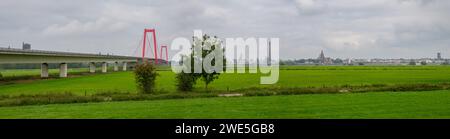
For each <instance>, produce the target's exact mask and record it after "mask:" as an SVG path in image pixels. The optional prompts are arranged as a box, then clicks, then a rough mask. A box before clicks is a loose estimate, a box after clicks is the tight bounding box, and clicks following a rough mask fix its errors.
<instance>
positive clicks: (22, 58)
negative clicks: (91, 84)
mask: <svg viewBox="0 0 450 139" xmlns="http://www.w3.org/2000/svg"><path fill="white" fill-rule="evenodd" d="M140 59H141V58H140V57H131V56H118V55H101V54H87V53H72V52H57V51H43V50H22V49H13V48H0V64H15V63H27V64H31V63H40V64H41V77H42V78H48V69H49V67H48V64H49V63H58V64H59V77H67V63H89V71H90V72H91V73H95V70H96V67H95V64H96V63H102V67H101V71H102V72H107V70H108V63H112V64H114V65H113V66H114V68H113V69H114V71H119V65H120V66H122V70H123V71H126V70H127V63H131V62H138V60H140Z"/></svg>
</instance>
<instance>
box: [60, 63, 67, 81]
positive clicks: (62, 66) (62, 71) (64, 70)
mask: <svg viewBox="0 0 450 139" xmlns="http://www.w3.org/2000/svg"><path fill="white" fill-rule="evenodd" d="M59 77H61V78H65V77H67V63H61V64H59Z"/></svg>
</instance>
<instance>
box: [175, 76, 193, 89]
mask: <svg viewBox="0 0 450 139" xmlns="http://www.w3.org/2000/svg"><path fill="white" fill-rule="evenodd" d="M176 78H177V89H178V90H179V91H192V89H193V88H194V85H195V83H196V81H197V76H195V75H194V73H184V72H181V73H178V74H177V76H176Z"/></svg>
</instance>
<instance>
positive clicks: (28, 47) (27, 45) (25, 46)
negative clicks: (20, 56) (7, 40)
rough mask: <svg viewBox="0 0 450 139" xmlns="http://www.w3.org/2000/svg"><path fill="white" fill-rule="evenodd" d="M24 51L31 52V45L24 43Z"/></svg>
mask: <svg viewBox="0 0 450 139" xmlns="http://www.w3.org/2000/svg"><path fill="white" fill-rule="evenodd" d="M22 49H23V50H31V44H29V43H25V42H23V43H22Z"/></svg>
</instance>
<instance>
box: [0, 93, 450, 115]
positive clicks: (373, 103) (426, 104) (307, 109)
mask: <svg viewBox="0 0 450 139" xmlns="http://www.w3.org/2000/svg"><path fill="white" fill-rule="evenodd" d="M448 98H450V91H449V90H444V91H428V92H375V93H361V94H312V95H290V96H264V97H261V96H259V97H230V98H223V97H221V98H196V99H175V100H174V99H171V100H152V101H124V102H104V103H76V104H52V105H37V106H20V107H0V118H118V119H120V118H333V119H334V118H358V119H360V118H377V119H380V118H402V119H404V118H450V109H449V107H450V100H449V99H448Z"/></svg>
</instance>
